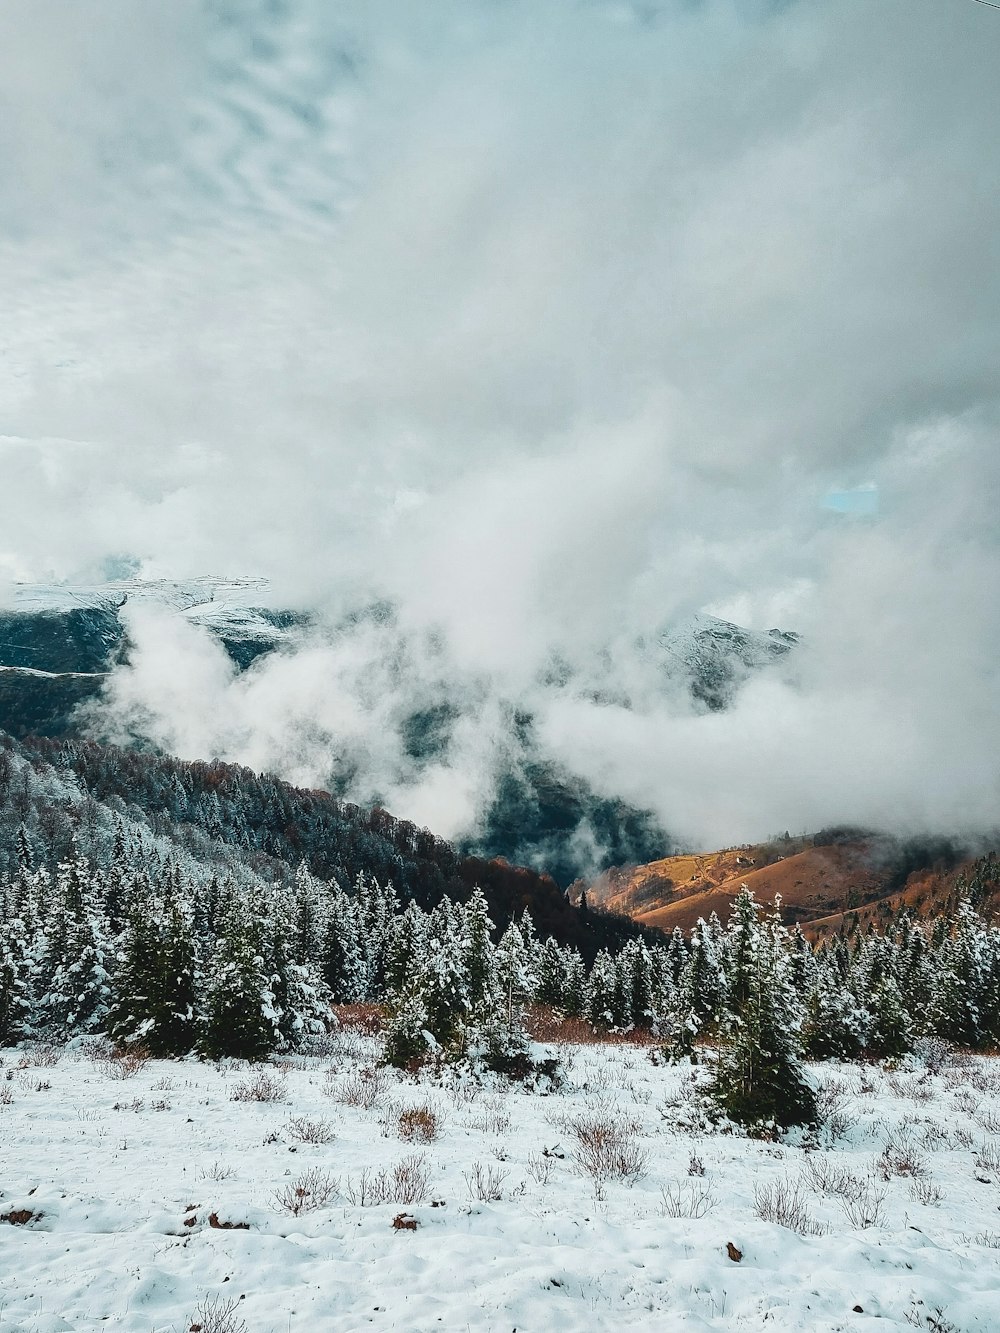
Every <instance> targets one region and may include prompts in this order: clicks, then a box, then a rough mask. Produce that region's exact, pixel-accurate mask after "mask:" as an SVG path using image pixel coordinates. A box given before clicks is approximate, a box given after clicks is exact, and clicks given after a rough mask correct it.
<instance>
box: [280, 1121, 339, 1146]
mask: <svg viewBox="0 0 1000 1333" xmlns="http://www.w3.org/2000/svg"><path fill="white" fill-rule="evenodd" d="M288 1133H289V1135H290V1137H291V1138H293V1139H296V1140H297V1141H298V1142H299V1143H332V1142H333V1140H334V1139H335V1138H336V1137H337V1136H336V1134H335V1133H334V1131H333V1126H332V1125H331V1124H330V1122H329V1121H328V1120H309V1119H308V1118H307V1117H306V1116H304V1115H298V1116H293V1117H292V1119H291V1120H289V1122H288Z"/></svg>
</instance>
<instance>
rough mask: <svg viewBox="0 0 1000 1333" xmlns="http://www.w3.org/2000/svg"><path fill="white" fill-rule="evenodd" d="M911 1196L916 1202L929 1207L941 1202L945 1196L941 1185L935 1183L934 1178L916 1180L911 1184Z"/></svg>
mask: <svg viewBox="0 0 1000 1333" xmlns="http://www.w3.org/2000/svg"><path fill="white" fill-rule="evenodd" d="M910 1198H911V1199H913V1201H914V1202H915V1203H922V1204H924V1205H925V1206H928V1207H929V1206H931V1205H936V1204H939V1203H940V1202H941V1200H942V1199H943V1198H944V1193H943V1191H942V1189H941V1187H940V1185H935V1184H934V1182H933V1181H932V1180H915V1181H914V1182H913V1184H912V1185H911V1186H910Z"/></svg>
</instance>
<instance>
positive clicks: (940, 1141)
mask: <svg viewBox="0 0 1000 1333" xmlns="http://www.w3.org/2000/svg"><path fill="white" fill-rule="evenodd" d="M950 1143H951V1135H950V1134H949V1133H948V1131H947V1130H946V1129H945V1128H944V1126H943V1125H938V1124H935V1123H933V1121H932V1122H931V1123H930V1124H927V1125H925V1126H924V1128H923V1130H922V1132H921V1135H920V1145H921V1147H923V1148H926V1149H927V1151H928V1152H937V1151H938V1150H939V1149H942V1148H947V1147H948V1146H949V1145H950Z"/></svg>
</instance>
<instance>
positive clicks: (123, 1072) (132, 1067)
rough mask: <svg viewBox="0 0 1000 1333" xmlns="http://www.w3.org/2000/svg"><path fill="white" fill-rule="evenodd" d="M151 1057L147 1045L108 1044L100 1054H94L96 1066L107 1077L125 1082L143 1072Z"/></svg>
mask: <svg viewBox="0 0 1000 1333" xmlns="http://www.w3.org/2000/svg"><path fill="white" fill-rule="evenodd" d="M150 1059H151V1056H150V1054H149V1051H147V1050H146V1048H145V1046H140V1045H135V1046H112V1045H110V1044H108V1045H107V1046H106V1047H103V1048H102V1049H101V1051H100V1053H99V1054H96V1055H95V1056H94V1066H95V1068H97V1069H99V1070H100V1071H101V1073H102V1074H104V1075H105V1077H107V1078H110V1079H115V1080H116V1081H119V1082H124V1081H125V1079H127V1078H134V1077H135V1075H136V1074H140V1073H142V1071H143V1070H144V1069H145V1068H146V1066H147V1065H148V1064H149V1061H150Z"/></svg>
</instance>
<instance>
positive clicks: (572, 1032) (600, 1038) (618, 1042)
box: [525, 1005, 657, 1047]
mask: <svg viewBox="0 0 1000 1333" xmlns="http://www.w3.org/2000/svg"><path fill="white" fill-rule="evenodd" d="M525 1027H526V1028H527V1031H528V1035H529V1037H530V1038H531V1040H532V1041H541V1042H549V1043H560V1044H562V1043H565V1044H566V1045H569V1046H642V1047H646V1046H651V1045H654V1044H655V1043H656V1041H657V1038H656V1037H654V1036H653V1034H652V1032H650V1031H649V1030H648V1029H646V1028H630V1029H629V1030H628V1031H627V1032H618V1031H615V1032H609V1031H608V1030H607V1029H606V1028H596V1027H594V1025H593V1024H592V1023H590V1022H588V1021H587V1019H585V1018H567V1017H566V1016H565V1014H561V1013H560V1012H559V1010H558V1009H550V1008H548V1007H547V1006H545V1005H533V1006H531V1007H530V1008H529V1009H528V1010H527V1014H526V1018H525Z"/></svg>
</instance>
